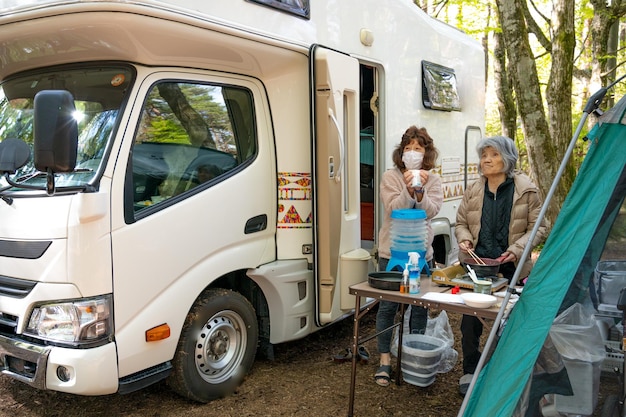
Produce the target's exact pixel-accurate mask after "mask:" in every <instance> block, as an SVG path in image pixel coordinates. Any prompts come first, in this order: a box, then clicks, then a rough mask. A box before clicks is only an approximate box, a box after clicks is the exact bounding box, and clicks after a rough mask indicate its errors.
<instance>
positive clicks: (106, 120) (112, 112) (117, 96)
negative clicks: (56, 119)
mask: <svg viewBox="0 0 626 417" xmlns="http://www.w3.org/2000/svg"><path fill="white" fill-rule="evenodd" d="M133 75H134V73H133V71H132V70H131V69H130V68H128V67H122V66H109V67H107V66H98V67H94V66H89V67H81V68H77V67H64V68H56V69H55V70H54V71H48V72H41V71H39V72H33V73H29V74H26V75H21V76H17V77H12V78H10V79H8V80H7V81H5V82H4V83H3V84H2V85H1V86H0V142H2V141H3V140H6V139H10V138H15V139H20V140H22V141H24V142H26V144H28V145H29V146H30V148H31V159H30V161H29V162H28V163H27V164H26V165H25V166H24V167H22V168H20V169H18V170H17V172H15V173H14V174H12V175H11V179H12V181H13V182H14V183H18V184H26V185H30V186H36V185H42V186H43V185H45V183H46V178H45V175H44V174H42V173H40V172H38V171H37V170H36V169H35V167H34V165H33V159H32V147H33V120H34V110H33V102H34V97H35V95H36V94H37V93H38V92H39V91H42V90H66V91H69V92H70V93H71V94H72V96H73V97H74V105H75V108H76V112H75V116H74V117H75V118H76V121H77V122H78V154H77V160H76V169H75V170H74V171H73V172H69V173H57V174H55V183H56V187H57V188H58V189H60V188H63V187H81V186H85V185H87V184H93V183H94V182H95V181H97V172H98V168H99V167H100V163H101V162H102V160H103V158H104V156H105V154H106V152H107V149H108V147H109V140H110V138H111V137H112V136H113V132H114V129H115V126H116V120H117V115H118V114H119V113H120V111H119V110H120V108H121V106H122V104H123V103H124V101H125V96H126V92H127V91H128V90H129V86H130V83H131V81H132V79H133V78H134V77H133ZM7 186H8V184H7V181H6V179H5V178H4V177H3V178H2V179H0V188H5V187H7Z"/></svg>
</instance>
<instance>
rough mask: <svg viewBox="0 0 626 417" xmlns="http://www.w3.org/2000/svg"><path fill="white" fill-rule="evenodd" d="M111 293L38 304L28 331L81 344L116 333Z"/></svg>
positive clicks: (33, 334)
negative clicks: (113, 330)
mask: <svg viewBox="0 0 626 417" xmlns="http://www.w3.org/2000/svg"><path fill="white" fill-rule="evenodd" d="M111 312H112V308H111V296H110V295H105V296H101V297H97V298H92V299H81V300H76V301H64V302H59V303H50V304H43V305H39V306H36V307H35V308H34V309H33V311H32V313H31V315H30V320H29V321H28V326H27V327H26V330H25V331H24V333H25V334H28V335H31V336H34V337H37V338H40V339H45V340H50V341H53V342H59V343H70V344H72V345H77V344H78V345H80V344H86V343H93V342H96V341H99V340H102V339H107V338H109V337H110V336H111V334H112V329H113V326H112V314H111Z"/></svg>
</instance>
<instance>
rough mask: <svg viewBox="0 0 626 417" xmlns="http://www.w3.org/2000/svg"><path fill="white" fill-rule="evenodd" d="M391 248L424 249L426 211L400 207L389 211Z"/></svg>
mask: <svg viewBox="0 0 626 417" xmlns="http://www.w3.org/2000/svg"><path fill="white" fill-rule="evenodd" d="M390 237H391V248H392V249H394V250H397V251H403V252H407V253H408V252H425V251H426V238H427V229H426V212H425V211H424V210H419V209H402V210H393V211H392V212H391V230H390Z"/></svg>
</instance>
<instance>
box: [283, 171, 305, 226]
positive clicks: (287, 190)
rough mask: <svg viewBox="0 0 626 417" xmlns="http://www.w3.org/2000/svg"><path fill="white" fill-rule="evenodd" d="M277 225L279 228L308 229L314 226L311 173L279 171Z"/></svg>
mask: <svg viewBox="0 0 626 417" xmlns="http://www.w3.org/2000/svg"><path fill="white" fill-rule="evenodd" d="M277 226H278V228H279V229H308V228H311V227H312V226H313V216H312V210H311V174H310V173H301V172H279V173H278V225H277Z"/></svg>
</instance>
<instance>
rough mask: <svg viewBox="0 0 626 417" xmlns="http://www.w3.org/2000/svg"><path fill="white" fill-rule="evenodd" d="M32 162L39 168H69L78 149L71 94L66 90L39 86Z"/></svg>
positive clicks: (76, 124)
mask: <svg viewBox="0 0 626 417" xmlns="http://www.w3.org/2000/svg"><path fill="white" fill-rule="evenodd" d="M34 108H35V120H34V135H33V136H34V139H33V141H34V146H33V153H34V163H35V168H37V169H38V170H39V171H42V172H72V171H73V170H74V168H75V167H76V154H77V152H78V123H77V122H76V119H75V118H74V112H75V110H76V109H75V107H74V97H73V96H72V94H71V93H70V92H69V91H65V90H42V91H40V92H38V93H37V94H36V95H35V101H34Z"/></svg>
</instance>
